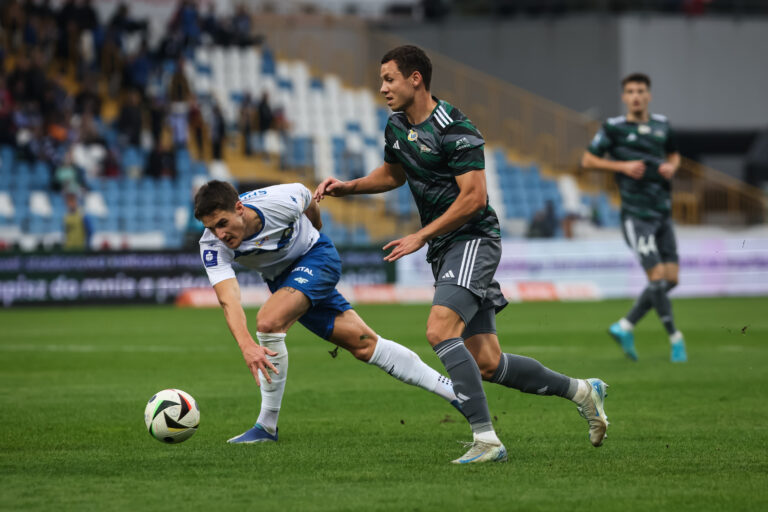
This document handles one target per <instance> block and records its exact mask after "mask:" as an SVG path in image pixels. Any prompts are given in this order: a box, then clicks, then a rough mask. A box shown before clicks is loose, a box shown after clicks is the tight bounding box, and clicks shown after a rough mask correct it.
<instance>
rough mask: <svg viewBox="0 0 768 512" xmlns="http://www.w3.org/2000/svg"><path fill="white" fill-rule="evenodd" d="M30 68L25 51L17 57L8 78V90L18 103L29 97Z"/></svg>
mask: <svg viewBox="0 0 768 512" xmlns="http://www.w3.org/2000/svg"><path fill="white" fill-rule="evenodd" d="M29 69H30V62H29V58H28V57H27V55H26V54H25V53H21V54H20V55H19V56H18V57H17V58H16V64H15V66H14V67H13V71H11V72H10V74H9V75H8V79H7V80H8V81H7V87H8V91H9V92H10V94H11V97H12V98H13V100H14V101H15V102H17V103H22V102H24V101H26V99H27V91H28V88H27V81H28V76H29Z"/></svg>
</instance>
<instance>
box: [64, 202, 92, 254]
mask: <svg viewBox="0 0 768 512" xmlns="http://www.w3.org/2000/svg"><path fill="white" fill-rule="evenodd" d="M64 199H65V201H66V204H67V213H66V214H65V215H64V249H65V250H69V251H83V250H86V249H88V247H90V243H91V234H92V233H93V229H92V227H91V220H90V218H89V217H88V215H86V214H85V212H84V211H83V210H82V208H80V201H79V200H78V196H77V194H72V193H66V194H65V195H64Z"/></svg>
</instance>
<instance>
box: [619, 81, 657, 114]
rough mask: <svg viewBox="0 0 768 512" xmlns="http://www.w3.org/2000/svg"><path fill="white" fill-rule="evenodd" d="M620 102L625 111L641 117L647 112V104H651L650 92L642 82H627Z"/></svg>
mask: <svg viewBox="0 0 768 512" xmlns="http://www.w3.org/2000/svg"><path fill="white" fill-rule="evenodd" d="M621 101H623V102H624V105H626V107H627V111H628V112H631V113H632V114H635V115H643V114H645V113H646V112H648V104H649V103H650V102H651V91H649V90H648V86H647V85H645V84H644V83H642V82H627V83H626V84H625V85H624V92H622V94H621Z"/></svg>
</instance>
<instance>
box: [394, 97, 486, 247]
mask: <svg viewBox="0 0 768 512" xmlns="http://www.w3.org/2000/svg"><path fill="white" fill-rule="evenodd" d="M434 99H435V101H437V106H436V107H435V109H434V110H433V111H432V113H431V114H430V115H429V117H428V118H427V119H426V120H425V121H424V122H423V123H420V124H417V125H412V124H410V123H409V122H408V118H407V117H406V116H405V114H404V113H403V112H394V113H393V114H392V115H391V116H390V117H389V121H388V122H387V127H386V129H385V131H384V139H385V145H384V160H385V161H386V162H388V163H390V164H401V165H402V166H403V169H404V170H405V176H406V178H407V180H408V186H409V187H410V189H411V193H412V194H413V198H414V199H415V201H416V206H417V208H418V209H419V215H420V217H421V224H422V226H426V225H427V224H429V223H430V222H432V221H434V220H435V219H437V218H438V217H440V216H441V215H442V214H443V213H445V211H446V210H447V209H448V207H449V206H450V205H451V204H453V202H454V201H456V198H457V197H458V195H459V186H458V185H457V183H456V176H459V175H461V174H464V173H466V172H469V171H475V170H483V169H485V156H484V154H483V148H484V146H485V141H484V140H483V136H482V135H481V134H480V132H479V131H478V130H477V128H475V126H474V125H473V124H472V122H471V121H470V120H469V119H467V116H465V115H464V114H462V113H461V112H460V111H459V109H457V108H456V107H454V106H452V105H450V104H449V103H447V102H445V101H441V100H438V99H437V98H434ZM500 237H501V233H500V230H499V219H498V217H496V212H495V211H494V210H493V208H491V205H490V204H488V200H487V198H486V204H485V208H484V209H482V210H481V211H479V212H478V213H477V214H476V215H475V216H473V217H472V218H471V219H470V220H469V221H467V222H466V223H465V224H464V225H463V226H461V227H459V228H458V229H456V230H455V231H451V232H450V233H445V234H443V235H440V236H438V237H435V238H434V239H432V240H431V241H430V242H429V250H428V251H427V261H430V262H431V261H435V260H436V259H438V258H439V256H440V254H441V253H442V251H443V250H444V249H445V248H446V247H448V246H449V245H450V244H451V243H453V242H457V241H460V240H469V239H472V238H495V239H498V238H500Z"/></svg>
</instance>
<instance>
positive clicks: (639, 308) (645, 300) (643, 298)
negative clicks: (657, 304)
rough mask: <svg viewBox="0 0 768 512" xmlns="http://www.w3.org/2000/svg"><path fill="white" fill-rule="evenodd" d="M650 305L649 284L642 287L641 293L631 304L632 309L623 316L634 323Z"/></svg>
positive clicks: (649, 308)
mask: <svg viewBox="0 0 768 512" xmlns="http://www.w3.org/2000/svg"><path fill="white" fill-rule="evenodd" d="M652 307H653V303H652V302H651V289H650V286H646V287H645V289H643V293H641V294H640V296H639V297H638V298H637V301H635V305H634V306H632V309H630V310H629V313H627V316H625V317H624V318H626V319H627V320H628V321H630V322H632V325H636V324H637V322H639V321H640V320H641V319H642V318H643V317H644V316H645V314H646V313H648V312H649V311H650V310H651V308H652Z"/></svg>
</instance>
